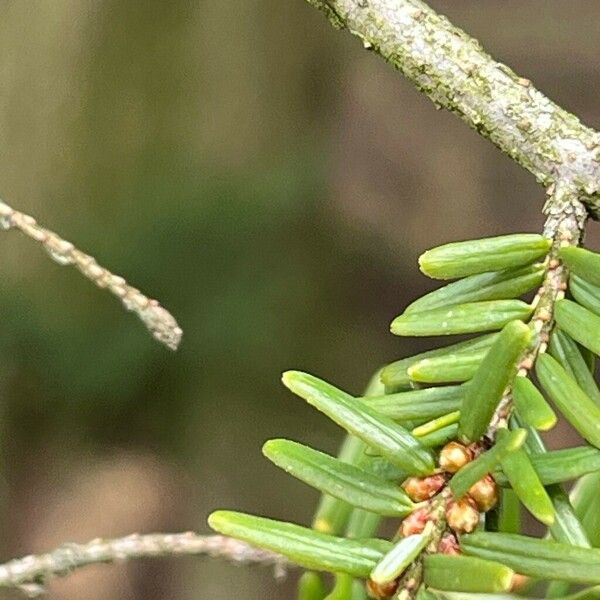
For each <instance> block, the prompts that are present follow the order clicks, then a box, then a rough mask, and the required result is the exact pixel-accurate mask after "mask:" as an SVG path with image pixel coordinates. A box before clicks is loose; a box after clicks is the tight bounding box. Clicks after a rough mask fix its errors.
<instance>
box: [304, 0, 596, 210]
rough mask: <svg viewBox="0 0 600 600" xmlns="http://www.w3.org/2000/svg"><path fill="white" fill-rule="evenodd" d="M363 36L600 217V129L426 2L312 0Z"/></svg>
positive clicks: (439, 101) (441, 102) (443, 103)
mask: <svg viewBox="0 0 600 600" xmlns="http://www.w3.org/2000/svg"><path fill="white" fill-rule="evenodd" d="M308 2H309V3H310V4H312V5H314V6H316V7H317V8H319V9H320V10H322V11H323V12H324V13H325V14H326V15H327V17H328V19H329V20H330V21H331V23H332V24H333V25H334V26H335V27H337V28H346V29H348V30H349V31H350V32H352V33H353V34H354V35H356V36H358V37H359V38H360V39H361V40H362V42H363V44H364V45H365V47H367V48H370V49H372V50H373V51H375V52H377V53H378V54H380V55H381V56H382V57H383V58H384V59H385V60H387V61H388V62H389V63H390V64H392V65H393V66H394V67H396V68H397V69H399V70H400V71H401V72H402V73H403V74H404V75H405V76H406V77H407V78H408V79H410V80H411V81H412V82H413V83H414V84H415V85H416V86H417V88H418V89H419V90H421V91H422V92H423V93H424V94H426V95H427V96H428V97H429V98H430V99H431V100H432V101H433V102H434V103H435V104H436V106H438V107H440V108H446V109H448V110H449V111H451V112H453V113H455V114H457V115H458V116H460V117H461V118H462V119H463V120H464V121H465V122H467V123H468V124H469V125H470V126H471V127H472V128H473V129H475V130H476V131H478V132H479V133H480V134H481V135H483V136H484V137H486V138H488V139H489V140H490V141H492V142H493V143H494V144H495V145H496V146H498V147H499V148H500V149H501V150H502V151H503V152H505V153H506V154H508V155H509V156H510V157H511V158H513V159H514V160H515V161H516V162H517V163H519V164H520V165H522V166H523V167H524V168H526V169H527V170H528V171H530V172H531V173H532V174H533V175H535V177H536V179H537V180H538V181H539V182H540V183H542V184H543V185H544V186H545V187H546V188H547V189H550V188H552V186H553V185H556V184H560V185H561V186H562V187H563V188H568V189H570V190H571V192H570V195H571V196H572V197H573V198H577V199H579V200H581V201H582V202H583V203H584V204H585V205H586V207H587V209H588V211H589V213H590V215H591V216H593V217H594V218H598V217H600V133H598V132H596V131H595V130H593V129H591V128H590V127H587V126H585V125H584V124H582V123H581V122H580V120H579V119H578V118H577V117H576V116H575V115H573V114H571V113H569V112H568V111H566V110H565V109H563V108H561V107H560V106H558V105H557V104H556V103H554V102H552V101H551V100H550V99H549V98H547V97H546V96H545V95H544V94H542V93H541V92H540V91H539V90H537V89H536V88H535V87H534V86H533V84H532V83H531V82H530V81H529V80H528V79H525V78H523V77H519V76H518V75H517V74H516V73H514V72H513V71H512V70H511V69H510V68H509V67H507V66H506V65H504V64H502V63H499V62H496V61H495V60H494V59H493V58H492V57H491V56H490V55H489V54H488V53H486V52H485V51H484V49H483V48H482V46H481V44H480V43H479V42H478V41H477V40H475V39H474V38H472V37H470V36H469V35H467V34H466V33H465V32H464V31H462V30H461V29H459V28H458V27H455V26H454V25H452V23H450V21H448V19H447V18H446V17H444V16H442V15H439V14H437V13H436V12H435V11H433V10H432V9H431V8H430V7H428V6H427V5H426V4H425V3H423V2H421V1H420V0H308Z"/></svg>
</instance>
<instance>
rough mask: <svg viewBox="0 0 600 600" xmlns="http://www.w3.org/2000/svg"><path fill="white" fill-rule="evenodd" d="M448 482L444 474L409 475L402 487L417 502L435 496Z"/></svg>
mask: <svg viewBox="0 0 600 600" xmlns="http://www.w3.org/2000/svg"><path fill="white" fill-rule="evenodd" d="M445 482H446V479H445V478H444V476H443V475H440V474H438V475H430V476H429V477H423V478H421V477H409V478H408V479H407V480H406V481H405V482H404V483H403V484H402V487H403V488H404V490H405V491H406V493H407V494H408V495H409V497H410V499H411V500H414V501H415V502H423V501H424V500H429V499H430V498H433V497H434V496H435V495H436V494H437V493H438V492H439V491H440V489H442V486H443V485H444V483H445Z"/></svg>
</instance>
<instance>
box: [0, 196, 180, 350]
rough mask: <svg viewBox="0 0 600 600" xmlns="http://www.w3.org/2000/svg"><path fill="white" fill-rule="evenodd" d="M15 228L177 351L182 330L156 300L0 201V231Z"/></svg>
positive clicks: (156, 337)
mask: <svg viewBox="0 0 600 600" xmlns="http://www.w3.org/2000/svg"><path fill="white" fill-rule="evenodd" d="M9 229H17V230H18V231H20V232H21V233H23V234H24V235H26V236H27V237H28V238H30V239H32V240H34V241H35V242H37V243H38V244H41V245H42V247H43V248H44V249H45V250H46V252H48V254H49V255H50V257H51V258H52V259H53V260H54V261H55V262H57V263H58V264H59V265H74V266H75V267H77V269H79V271H80V272H81V274H82V275H83V276H84V277H86V278H87V279H89V280H90V281H92V282H93V283H94V284H96V285H97V286H98V287H100V288H106V289H107V290H108V291H109V292H110V293H111V294H113V295H114V296H116V297H117V298H119V300H121V302H122V304H123V306H124V307H125V308H126V309H127V310H130V311H132V312H134V313H135V314H137V316H138V317H139V318H140V319H141V321H142V323H144V325H145V326H146V327H147V328H148V330H149V331H150V333H151V334H152V336H153V337H154V338H155V339H156V340H158V341H159V342H161V343H162V344H164V345H165V346H167V347H168V348H170V349H171V350H177V347H178V346H179V343H180V342H181V336H182V335H183V331H182V330H181V328H180V327H179V325H178V324H177V321H176V320H175V318H174V317H173V315H172V314H171V313H170V312H169V311H168V310H167V309H166V308H164V307H163V306H161V305H160V304H159V303H158V301H157V300H153V299H152V298H148V297H147V296H146V295H144V294H142V292H140V290H138V289H136V288H134V287H132V286H131V285H129V284H128V283H127V282H126V281H125V279H123V278H122V277H120V276H119V275H115V274H114V273H111V272H110V271H109V270H108V269H105V268H104V267H101V266H100V265H99V264H98V263H97V262H96V259H95V258H94V257H93V256H90V255H89V254H85V253H84V252H82V251H81V250H78V249H77V248H76V247H75V246H74V245H73V244H72V243H71V242H67V241H66V240H64V239H62V238H61V237H60V236H59V235H58V234H56V233H54V232H53V231H50V230H49V229H46V228H44V227H42V226H41V225H39V224H38V223H37V221H36V220H35V219H34V218H33V217H31V216H29V215H26V214H24V213H22V212H19V211H18V210H15V209H14V208H11V207H10V206H8V204H5V203H4V202H2V201H0V230H9Z"/></svg>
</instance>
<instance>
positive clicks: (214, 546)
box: [0, 532, 290, 598]
mask: <svg viewBox="0 0 600 600" xmlns="http://www.w3.org/2000/svg"><path fill="white" fill-rule="evenodd" d="M181 555H206V556H209V557H211V558H222V559H225V560H228V561H231V562H233V563H236V564H238V565H248V564H253V565H262V566H269V567H274V569H275V575H276V576H278V577H280V576H282V575H284V574H285V571H286V569H287V568H288V567H289V566H290V565H289V563H288V562H287V561H286V559H285V558H283V557H282V556H280V555H278V554H275V553H274V552H269V551H267V550H261V549H258V548H254V547H253V546H250V545H249V544H246V543H245V542H240V541H238V540H234V539H231V538H227V537H225V536H221V535H209V536H201V535H197V534H195V533H192V532H188V533H175V534H163V533H155V534H150V535H138V534H134V535H130V536H127V537H124V538H118V539H112V540H102V539H96V540H92V541H91V542H89V543H87V544H65V545H63V546H60V547H59V548H57V549H56V550H53V551H52V552H49V553H47V554H40V555H37V556H26V557H24V558H18V559H15V560H11V561H10V562H7V563H5V564H3V565H0V587H11V588H18V589H20V590H21V591H23V592H24V593H26V594H27V595H28V596H29V597H31V598H33V597H36V596H40V595H42V594H43V593H44V592H45V587H44V586H45V583H46V582H47V580H49V579H51V578H52V577H64V576H65V575H68V574H69V573H72V572H73V571H75V570H77V569H79V568H81V567H85V566H87V565H93V564H99V563H112V562H116V561H123V560H127V559H131V558H148V557H157V556H181Z"/></svg>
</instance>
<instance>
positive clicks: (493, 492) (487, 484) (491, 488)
mask: <svg viewBox="0 0 600 600" xmlns="http://www.w3.org/2000/svg"><path fill="white" fill-rule="evenodd" d="M469 496H471V498H473V500H475V504H477V508H479V510H480V511H482V512H487V511H488V510H490V509H491V508H494V506H496V502H498V487H497V485H496V482H495V481H494V478H493V477H492V476H491V475H486V476H485V477H484V478H483V479H480V480H479V481H478V482H477V483H474V484H473V485H472V486H471V489H470V490H469Z"/></svg>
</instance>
